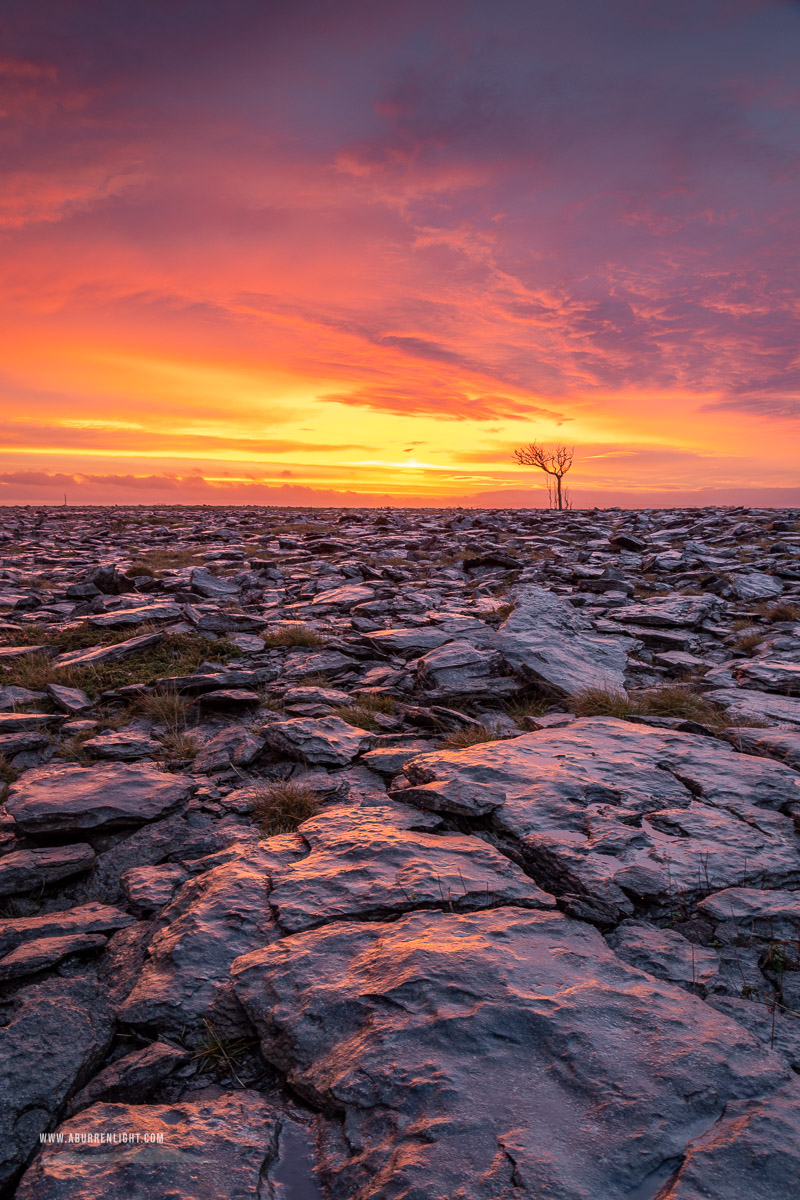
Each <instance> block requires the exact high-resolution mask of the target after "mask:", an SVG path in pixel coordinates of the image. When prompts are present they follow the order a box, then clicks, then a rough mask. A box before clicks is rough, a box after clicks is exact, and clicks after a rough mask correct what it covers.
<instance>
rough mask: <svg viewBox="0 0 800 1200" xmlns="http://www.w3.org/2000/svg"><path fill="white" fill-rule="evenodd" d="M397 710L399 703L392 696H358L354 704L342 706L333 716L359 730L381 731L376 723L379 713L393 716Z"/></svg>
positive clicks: (334, 711)
mask: <svg viewBox="0 0 800 1200" xmlns="http://www.w3.org/2000/svg"><path fill="white" fill-rule="evenodd" d="M396 708H397V701H396V700H395V699H393V697H392V696H381V695H377V696H373V695H366V696H358V697H356V699H355V700H354V702H353V703H352V704H342V705H340V706H339V707H338V708H334V709H333V716H334V717H339V718H340V720H342V721H347V723H348V725H355V726H356V728H358V729H379V728H380V723H379V722H378V721H376V719H375V718H376V716H377V714H378V713H383V714H384V715H386V716H391V715H392V713H394V712H395V710H396Z"/></svg>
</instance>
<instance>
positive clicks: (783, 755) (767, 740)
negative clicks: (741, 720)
mask: <svg viewBox="0 0 800 1200" xmlns="http://www.w3.org/2000/svg"><path fill="white" fill-rule="evenodd" d="M725 736H726V737H728V739H729V741H730V742H731V744H732V745H733V746H735V747H736V749H737V750H741V751H743V752H744V753H745V754H758V755H762V756H764V757H767V758H777V759H778V761H779V762H784V763H786V765H787V766H788V767H792V768H793V769H794V770H795V771H800V729H748V728H747V727H746V726H741V727H740V728H738V729H737V728H733V729H730V730H726V731H725Z"/></svg>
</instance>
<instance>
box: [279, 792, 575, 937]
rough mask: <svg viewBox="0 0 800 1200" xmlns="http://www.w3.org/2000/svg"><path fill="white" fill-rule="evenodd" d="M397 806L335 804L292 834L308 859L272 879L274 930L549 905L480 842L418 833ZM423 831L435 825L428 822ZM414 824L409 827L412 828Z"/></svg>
mask: <svg viewBox="0 0 800 1200" xmlns="http://www.w3.org/2000/svg"><path fill="white" fill-rule="evenodd" d="M423 822H425V817H424V816H423V815H422V814H421V813H419V812H417V811H415V810H414V809H413V808H408V807H407V806H405V805H400V804H397V805H386V804H371V805H364V806H363V807H358V806H356V805H337V806H335V807H333V808H329V809H326V811H325V812H324V813H322V814H320V816H318V817H314V818H313V819H312V820H310V821H306V822H305V824H303V825H301V826H300V828H299V829H298V834H299V835H300V837H302V838H303V839H304V841H305V842H307V843H308V845H309V846H310V847H311V852H310V854H308V855H306V856H305V857H304V858H301V859H299V860H298V861H297V862H295V863H291V864H289V865H288V866H287V867H285V868H283V869H279V870H277V871H275V872H274V873H273V877H272V881H273V891H272V894H271V896H270V903H271V904H272V905H273V907H274V908H275V910H276V911H277V914H278V922H279V924H280V925H281V927H282V928H283V929H285V930H287V931H289V932H295V931H297V930H300V929H309V928H311V927H312V926H314V925H320V924H323V923H326V922H328V921H331V920H336V919H337V918H343V917H359V916H365V915H368V914H376V913H378V914H380V913H383V914H385V913H386V912H388V911H396V912H397V911H399V912H403V911H408V910H409V909H413V908H445V909H454V910H457V911H467V910H472V909H479V908H492V907H495V906H496V905H499V904H516V905H518V906H523V907H526V908H554V907H555V900H554V899H553V897H552V896H548V895H547V893H546V892H543V891H542V890H541V888H538V887H537V886H536V885H535V884H534V883H533V881H532V880H530V879H528V878H527V876H526V875H525V874H524V873H523V872H522V871H521V870H520V868H519V867H517V866H516V865H515V864H514V863H512V862H510V861H509V860H508V859H507V858H505V857H504V856H503V855H502V854H500V853H499V851H497V850H495V849H494V847H493V846H491V845H489V844H488V843H486V842H484V841H482V840H481V839H480V838H475V837H465V836H464V835H463V834H455V833H433V832H428V831H427V830H425V829H420V828H419V826H420V824H421V823H423ZM427 824H428V825H434V824H438V822H437V821H436V819H435V818H430V817H429V818H428V819H427ZM415 826H416V828H415Z"/></svg>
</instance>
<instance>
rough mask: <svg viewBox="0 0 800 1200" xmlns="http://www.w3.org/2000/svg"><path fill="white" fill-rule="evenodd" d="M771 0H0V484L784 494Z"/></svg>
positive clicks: (306, 497)
mask: <svg viewBox="0 0 800 1200" xmlns="http://www.w3.org/2000/svg"><path fill="white" fill-rule="evenodd" d="M799 62H800V4H798V3H794V2H788V0H652V2H650V0H492V2H491V3H490V2H489V0H427V2H424V3H420V2H417V0H398V2H395V0H225V2H224V3H220V2H212V0H160V2H158V3H154V2H150V0H90V2H89V0H5V2H4V4H3V5H2V9H0V155H1V156H2V172H1V173H0V279H1V280H2V289H1V290H2V298H1V299H0V305H1V307H2V311H1V312H0V343H1V349H2V354H1V356H0V405H1V406H2V413H3V420H2V422H1V423H0V501H2V502H4V503H30V504H41V503H61V501H62V499H63V494H64V493H65V492H66V494H67V498H68V500H69V501H70V502H71V503H130V502H133V503H198V502H199V503H257V504H301V505H307V504H323V505H329V504H356V505H360V504H385V503H393V504H414V505H416V504H423V505H430V504H435V505H439V504H447V505H451V504H478V505H515V506H516V505H526V504H535V505H542V504H546V503H547V494H546V491H544V477H543V476H541V475H535V474H531V472H529V471H525V470H524V469H523V468H521V467H518V466H515V465H514V464H513V462H512V451H513V448H514V447H515V446H517V445H520V444H522V443H524V442H528V441H530V440H532V439H538V440H540V441H543V442H545V443H548V444H553V443H556V442H565V443H567V444H569V445H574V446H575V466H574V468H573V471H572V474H571V476H570V477H569V482H570V483H571V486H572V497H573V502H574V504H575V506H576V507H586V506H590V505H595V504H600V505H603V504H612V505H631V506H655V505H662V504H687V503H696V504H704V503H726V504H731V503H732V504H736V503H747V504H795V505H796V504H799V503H800V467H799V466H798V464H800V358H799V354H800V335H799V330H798V317H800V273H799V272H798V248H799V247H800V238H799V237H798V232H799V230H800V142H799V141H798V135H799V134H800V70H799V69H798V63H799Z"/></svg>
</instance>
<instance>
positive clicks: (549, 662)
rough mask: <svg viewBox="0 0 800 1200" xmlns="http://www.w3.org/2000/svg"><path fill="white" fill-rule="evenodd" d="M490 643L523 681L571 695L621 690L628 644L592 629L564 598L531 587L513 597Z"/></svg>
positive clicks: (564, 694)
mask: <svg viewBox="0 0 800 1200" xmlns="http://www.w3.org/2000/svg"><path fill="white" fill-rule="evenodd" d="M494 645H495V647H496V649H498V650H499V651H500V653H501V654H502V656H503V658H504V659H505V661H506V662H507V663H508V664H509V666H510V667H511V668H512V669H513V670H514V671H516V672H517V674H518V675H520V676H521V677H522V678H523V679H527V680H530V681H532V682H535V683H539V684H544V685H545V686H546V687H547V688H548V689H549V690H551V691H553V692H555V693H556V694H557V695H559V696H574V695H576V694H577V693H578V692H582V691H585V690H586V689H587V688H602V689H605V690H607V691H612V692H622V691H624V690H625V674H624V672H625V667H626V665H627V661H628V655H627V651H628V649H629V648H630V647H631V646H632V645H633V642H631V641H629V640H627V639H625V638H616V639H611V638H607V637H602V636H600V635H598V634H596V633H594V632H593V631H592V628H591V626H590V625H589V623H588V621H587V620H586V618H585V617H583V616H581V614H580V613H579V612H578V610H577V609H576V608H575V607H574V606H573V605H572V604H570V603H569V601H568V600H563V599H562V598H561V597H559V596H556V595H554V594H553V593H552V592H548V591H546V590H545V589H544V588H540V587H533V586H531V587H527V588H525V590H524V591H522V592H520V593H519V595H518V596H517V602H516V606H515V608H514V610H513V612H512V613H511V614H510V616H509V617H508V618H507V619H506V620H505V621H504V622H503V624H502V625H501V626H500V628H499V630H498V631H497V637H496V639H495V642H494Z"/></svg>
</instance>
